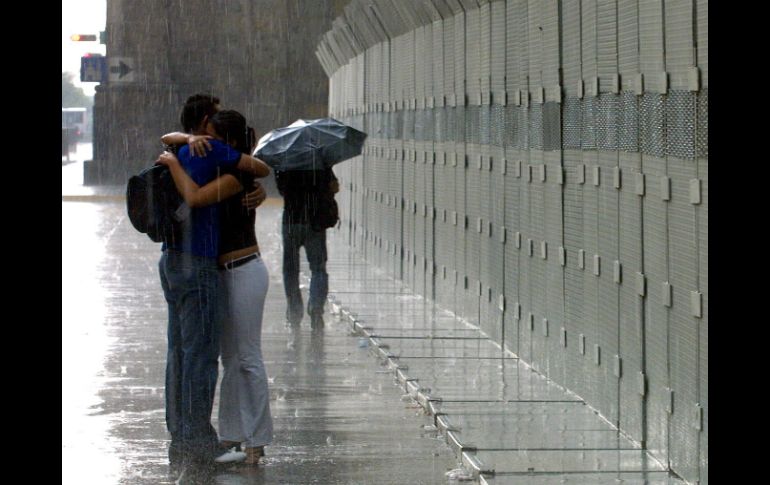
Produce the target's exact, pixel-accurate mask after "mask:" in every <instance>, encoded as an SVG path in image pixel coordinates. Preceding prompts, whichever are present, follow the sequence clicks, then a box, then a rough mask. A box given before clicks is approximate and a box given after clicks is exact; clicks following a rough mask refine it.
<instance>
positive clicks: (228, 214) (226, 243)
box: [219, 170, 257, 254]
mask: <svg viewBox="0 0 770 485" xmlns="http://www.w3.org/2000/svg"><path fill="white" fill-rule="evenodd" d="M230 174H231V175H233V176H235V177H237V178H238V180H239V181H240V182H241V185H243V187H244V190H242V191H241V192H239V193H238V194H236V195H234V196H232V197H230V198H228V199H226V200H224V201H222V202H220V203H219V254H225V253H229V252H230V251H235V250H236V249H243V248H248V247H251V246H254V245H256V244H257V232H256V228H255V227H254V226H255V223H256V219H257V211H256V210H252V211H249V210H247V209H246V208H245V207H244V206H243V204H242V203H241V201H242V200H243V196H244V195H245V194H246V193H247V192H251V191H252V190H253V189H254V176H253V175H251V174H247V173H244V172H241V171H240V170H238V171H235V172H230Z"/></svg>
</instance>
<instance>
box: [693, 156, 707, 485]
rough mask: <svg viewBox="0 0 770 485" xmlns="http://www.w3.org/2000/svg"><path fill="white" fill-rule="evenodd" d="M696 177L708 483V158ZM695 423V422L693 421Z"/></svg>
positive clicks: (703, 455) (703, 465) (703, 475)
mask: <svg viewBox="0 0 770 485" xmlns="http://www.w3.org/2000/svg"><path fill="white" fill-rule="evenodd" d="M698 178H699V179H700V181H701V203H700V204H699V205H698V207H697V208H696V220H697V225H698V291H700V292H701V294H702V295H703V296H702V298H703V316H702V317H701V318H700V320H699V321H698V357H699V360H698V383H699V388H698V393H699V395H698V402H699V404H700V406H701V408H702V409H703V416H702V418H701V426H702V429H701V431H700V481H701V483H703V484H707V483H708V463H709V462H708V457H709V453H708V442H709V440H708V436H709V430H708V422H709V420H708V410H709V406H708V396H709V392H708V391H709V387H708V381H709V373H708V368H709V367H708V358H709V352H708V331H709V328H708V323H709V314H708V301H709V298H708V296H709V291H708V254H709V251H708V160H707V159H700V160H698ZM696 424H697V423H696Z"/></svg>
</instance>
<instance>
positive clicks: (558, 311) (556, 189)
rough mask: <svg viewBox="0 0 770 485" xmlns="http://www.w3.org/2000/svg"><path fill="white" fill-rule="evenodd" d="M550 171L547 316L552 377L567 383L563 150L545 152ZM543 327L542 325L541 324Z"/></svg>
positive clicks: (547, 191)
mask: <svg viewBox="0 0 770 485" xmlns="http://www.w3.org/2000/svg"><path fill="white" fill-rule="evenodd" d="M543 157H544V163H545V167H546V168H547V173H546V181H545V184H544V185H545V186H544V195H545V197H544V202H545V235H544V236H545V237H544V239H545V241H546V242H547V246H546V259H544V262H545V263H546V264H545V267H546V315H545V318H547V319H548V323H547V326H548V328H547V332H548V335H547V341H548V344H547V349H548V375H549V376H550V377H551V378H552V379H554V380H555V381H556V382H565V378H566V356H565V353H564V349H563V347H562V345H561V342H560V340H561V338H560V331H561V328H562V327H564V266H563V265H562V264H561V261H560V255H559V252H560V249H561V248H563V247H564V226H563V213H564V206H563V201H562V187H563V185H562V183H560V181H563V175H561V176H560V175H559V174H560V173H563V172H562V171H563V168H562V160H561V158H562V155H561V151H551V152H545V153H544V155H543ZM541 324H542V322H541Z"/></svg>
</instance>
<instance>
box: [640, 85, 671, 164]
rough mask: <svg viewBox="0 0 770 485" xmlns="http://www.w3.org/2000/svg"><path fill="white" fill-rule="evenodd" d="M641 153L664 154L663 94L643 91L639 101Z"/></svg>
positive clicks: (658, 155)
mask: <svg viewBox="0 0 770 485" xmlns="http://www.w3.org/2000/svg"><path fill="white" fill-rule="evenodd" d="M640 124H641V133H642V136H641V142H642V153H644V154H645V155H650V156H653V157H663V156H665V130H664V124H665V106H664V100H663V95H661V94H656V93H644V95H643V96H642V101H641V113H640Z"/></svg>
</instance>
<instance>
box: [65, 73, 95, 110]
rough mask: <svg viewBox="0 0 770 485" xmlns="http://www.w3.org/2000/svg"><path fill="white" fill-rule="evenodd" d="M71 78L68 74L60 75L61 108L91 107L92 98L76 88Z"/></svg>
mask: <svg viewBox="0 0 770 485" xmlns="http://www.w3.org/2000/svg"><path fill="white" fill-rule="evenodd" d="M72 78H73V75H72V74H71V73H69V72H63V73H61V107H62V108H87V107H90V106H93V104H94V98H93V97H91V96H88V95H86V93H84V92H83V89H82V88H79V87H76V86H75V84H74V83H73V82H72Z"/></svg>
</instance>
